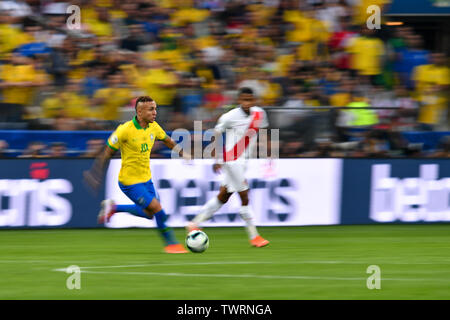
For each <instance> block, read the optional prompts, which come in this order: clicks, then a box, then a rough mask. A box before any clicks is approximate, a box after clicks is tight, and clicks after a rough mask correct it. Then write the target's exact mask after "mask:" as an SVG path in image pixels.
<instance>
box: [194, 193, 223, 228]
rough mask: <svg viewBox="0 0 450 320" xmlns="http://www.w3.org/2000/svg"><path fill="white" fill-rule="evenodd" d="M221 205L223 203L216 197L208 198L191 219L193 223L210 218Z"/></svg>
mask: <svg viewBox="0 0 450 320" xmlns="http://www.w3.org/2000/svg"><path fill="white" fill-rule="evenodd" d="M222 206H223V203H222V202H220V201H219V199H217V197H214V198H212V199H210V200H209V201H208V202H207V203H206V204H205V205H204V206H203V207H202V209H201V211H200V213H199V214H198V215H197V216H196V217H195V218H194V219H193V220H192V222H193V223H195V224H196V225H198V224H200V223H202V222H204V221H206V220H209V219H211V217H212V216H213V214H214V213H215V212H217V211H218V210H219V209H220V208H221V207H222Z"/></svg>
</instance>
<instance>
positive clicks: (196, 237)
mask: <svg viewBox="0 0 450 320" xmlns="http://www.w3.org/2000/svg"><path fill="white" fill-rule="evenodd" d="M186 247H187V248H188V249H189V250H191V251H192V252H195V253H200V252H203V251H205V250H206V249H208V247H209V238H208V235H207V234H206V233H204V232H203V231H201V230H193V231H191V232H189V233H188V235H187V236H186Z"/></svg>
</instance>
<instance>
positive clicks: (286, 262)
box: [57, 259, 450, 271]
mask: <svg viewBox="0 0 450 320" xmlns="http://www.w3.org/2000/svg"><path fill="white" fill-rule="evenodd" d="M239 264H243V265H250V264H278V265H279V264H362V265H372V264H379V265H383V264H388V265H389V264H392V265H442V264H443V265H447V264H450V262H435V263H433V262H417V263H414V262H380V261H377V260H376V259H374V260H373V261H372V262H361V261H282V262H273V261H216V262H182V263H152V264H149V263H146V264H128V265H115V266H90V267H80V269H83V270H85V269H116V268H139V267H159V266H161V267H169V266H196V265H198V266H201V265H205V266H208V265H239ZM57 270H58V271H61V270H65V269H57Z"/></svg>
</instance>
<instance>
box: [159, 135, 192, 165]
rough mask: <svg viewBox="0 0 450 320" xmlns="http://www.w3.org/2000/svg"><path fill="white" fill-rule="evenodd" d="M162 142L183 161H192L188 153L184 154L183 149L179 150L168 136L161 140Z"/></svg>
mask: <svg viewBox="0 0 450 320" xmlns="http://www.w3.org/2000/svg"><path fill="white" fill-rule="evenodd" d="M162 142H163V143H164V144H165V145H166V147H167V148H169V149H170V150H173V151H175V152H176V153H178V155H179V156H180V157H182V158H183V159H184V160H186V161H190V160H192V158H191V155H190V154H188V153H184V152H183V149H181V147H180V146H179V145H178V144H177V143H176V142H175V141H173V140H172V138H170V137H169V136H166V137H165V138H164V140H162Z"/></svg>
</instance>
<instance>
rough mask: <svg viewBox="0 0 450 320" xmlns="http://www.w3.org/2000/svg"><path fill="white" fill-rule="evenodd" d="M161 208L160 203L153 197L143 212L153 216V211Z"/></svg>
mask: <svg viewBox="0 0 450 320" xmlns="http://www.w3.org/2000/svg"><path fill="white" fill-rule="evenodd" d="M161 210H162V207H161V204H160V203H159V201H158V200H156V199H153V200H152V202H150V204H149V205H148V207H147V208H145V212H146V213H147V214H148V215H149V216H153V215H154V214H155V213H157V212H159V211H161Z"/></svg>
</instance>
